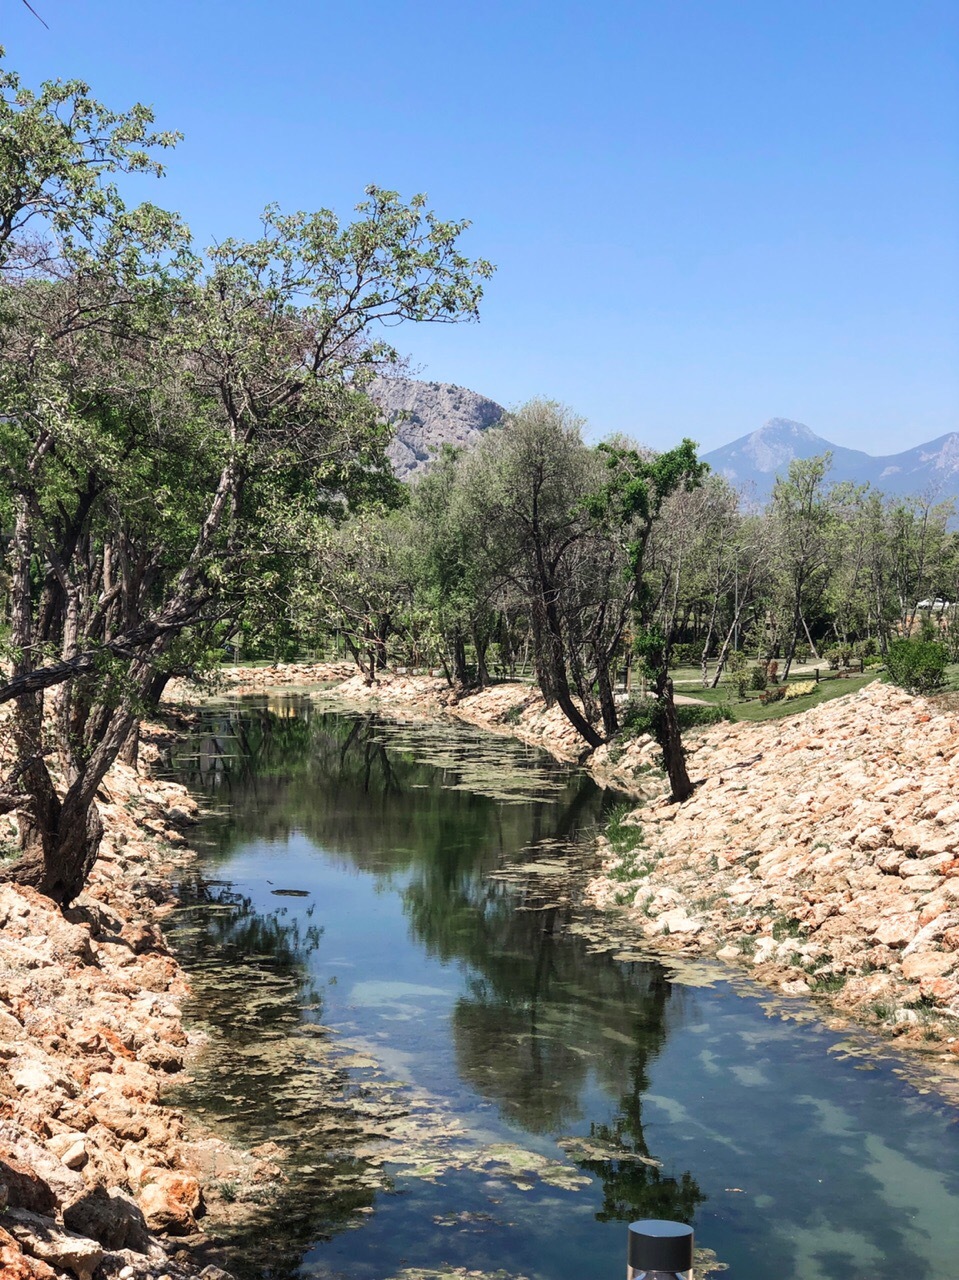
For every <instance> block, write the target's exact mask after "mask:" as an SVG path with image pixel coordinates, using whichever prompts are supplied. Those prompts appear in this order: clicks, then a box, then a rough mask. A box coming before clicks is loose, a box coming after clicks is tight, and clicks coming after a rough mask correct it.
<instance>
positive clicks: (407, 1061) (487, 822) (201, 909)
mask: <svg viewBox="0 0 959 1280" xmlns="http://www.w3.org/2000/svg"><path fill="white" fill-rule="evenodd" d="M174 767H175V769H176V773H177V776H178V777H179V778H181V779H182V780H183V781H185V782H187V783H189V785H190V786H191V787H193V788H194V790H195V791H196V792H197V793H198V794H201V795H202V796H203V797H205V801H206V805H207V807H208V808H209V809H210V810H211V811H212V812H211V816H209V817H207V818H206V819H205V820H204V822H203V824H202V826H201V827H200V828H199V829H198V833H197V839H196V843H197V847H198V848H199V849H200V853H201V857H200V861H199V864H198V866H197V868H196V869H195V870H193V871H191V872H190V874H189V875H188V876H186V877H185V878H184V882H183V884H182V885H181V886H180V889H181V896H182V900H183V906H182V908H181V910H180V911H179V912H178V913H177V916H176V921H175V925H174V929H173V942H174V945H175V947H176V949H177V951H178V954H179V956H180V958H181V960H182V962H183V964H184V966H185V967H186V969H187V971H188V972H189V973H190V975H191V979H192V982H193V985H194V997H193V1000H192V1003H191V1006H190V1008H189V1015H190V1017H191V1018H192V1019H193V1020H194V1022H196V1023H198V1024H199V1025H201V1026H203V1027H205V1028H206V1029H207V1030H208V1031H209V1034H210V1048H209V1050H208V1051H207V1052H206V1053H205V1054H204V1056H203V1057H202V1059H201V1060H200V1062H199V1064H198V1066H197V1067H196V1069H195V1070H194V1072H193V1079H192V1081H191V1082H190V1083H189V1084H187V1085H185V1086H182V1087H181V1089H180V1090H179V1092H178V1094H177V1096H176V1101H178V1102H180V1103H181V1104H183V1105H184V1106H185V1107H187V1108H188V1109H190V1110H193V1111H198V1112H200V1113H201V1114H203V1115H204V1116H205V1117H206V1118H207V1119H211V1118H214V1117H215V1118H216V1119H217V1122H218V1124H219V1125H220V1126H221V1128H222V1129H223V1131H224V1132H226V1133H227V1134H229V1135H230V1136H232V1137H234V1138H235V1139H236V1140H237V1141H239V1142H242V1143H244V1144H246V1145H254V1144H264V1143H266V1144H275V1146H274V1147H272V1148H269V1147H268V1148H267V1150H270V1149H272V1150H274V1151H277V1152H279V1151H283V1152H285V1153H287V1163H288V1167H289V1169H290V1170H291V1176H290V1180H289V1182H288V1183H286V1184H285V1185H284V1186H283V1187H282V1189H281V1190H280V1191H279V1192H278V1193H275V1194H267V1193H264V1195H263V1197H262V1202H259V1201H256V1197H255V1196H254V1197H253V1199H254V1201H255V1203H252V1204H251V1205H250V1206H249V1208H250V1215H248V1217H247V1219H246V1220H245V1221H244V1225H243V1226H242V1227H238V1228H237V1229H236V1230H235V1232H234V1233H233V1235H232V1238H231V1241H230V1243H231V1245H232V1249H233V1253H232V1262H231V1265H233V1266H234V1269H235V1270H236V1271H237V1273H238V1274H240V1275H242V1276H243V1277H244V1278H249V1280H287V1278H292V1277H304V1278H305V1277H316V1278H321V1277H322V1278H323V1280H333V1278H334V1277H344V1278H345V1277H350V1278H351V1280H394V1278H396V1280H399V1278H402V1280H427V1278H428V1280H438V1278H439V1277H446V1276H459V1275H463V1276H466V1275H468V1274H469V1275H474V1276H482V1277H491V1276H497V1277H502V1280H506V1278H507V1277H510V1278H512V1277H520V1276H522V1277H528V1278H529V1280H584V1278H587V1277H588V1278H589V1280H607V1278H609V1280H613V1278H618V1277H621V1276H622V1275H624V1274H625V1247H626V1223H628V1222H629V1221H632V1220H633V1219H636V1218H642V1217H667V1218H677V1219H682V1220H684V1221H688V1222H691V1223H692V1224H693V1226H694V1228H695V1231H696V1238H697V1244H698V1245H700V1246H701V1247H702V1248H703V1249H704V1250H705V1251H706V1252H705V1253H704V1254H703V1255H702V1258H701V1266H702V1269H701V1271H700V1272H697V1280H699V1277H700V1275H702V1274H706V1273H707V1272H708V1274H710V1275H714V1274H715V1275H719V1274H722V1273H723V1272H722V1271H721V1268H724V1267H725V1268H728V1270H727V1271H725V1272H724V1273H725V1274H727V1275H728V1276H729V1278H730V1280H893V1277H897V1278H898V1277H902V1276H906V1275H908V1276H909V1277H910V1278H911V1280H957V1277H959V1124H957V1117H956V1115H955V1113H954V1112H953V1111H952V1110H950V1109H949V1108H948V1107H947V1106H946V1105H945V1104H944V1103H942V1102H941V1101H939V1100H938V1099H937V1098H936V1096H935V1094H934V1093H929V1092H921V1091H920V1090H918V1089H916V1088H914V1087H913V1086H912V1085H910V1084H909V1083H908V1082H907V1081H906V1080H905V1079H904V1075H903V1071H902V1068H901V1064H898V1063H897V1061H896V1059H895V1058H894V1057H893V1056H892V1055H891V1054H890V1053H889V1051H888V1050H886V1049H883V1048H882V1047H881V1046H879V1045H878V1044H877V1045H875V1046H871V1045H870V1044H869V1042H868V1041H867V1040H865V1039H863V1038H857V1039H856V1040H855V1041H851V1040H850V1039H848V1038H844V1037H843V1036H841V1035H840V1034H838V1033H836V1032H832V1031H828V1030H826V1029H824V1028H823V1027H822V1025H821V1024H820V1023H819V1022H818V1021H817V1020H816V1018H815V1016H814V1011H813V1010H812V1008H811V1007H810V1006H809V1005H807V1004H806V1003H805V1002H803V1001H785V1000H784V1001H782V1002H779V1003H774V1005H773V1006H772V1007H770V1002H769V1001H768V1000H767V999H766V998H765V997H764V996H763V993H762V992H760V991H759V990H754V989H750V988H749V986H748V984H744V983H743V981H742V979H739V978H735V979H733V978H731V977H730V976H729V975H728V974H727V973H726V971H725V970H723V969H722V968H721V967H719V966H712V965H704V964H700V965H696V966H693V965H689V966H686V967H684V966H683V965H682V964H679V965H677V964H663V963H660V962H658V961H657V960H656V959H654V958H650V957H649V956H647V955H644V954H641V953H637V952H634V951H632V950H631V948H630V940H629V936H628V933H625V932H624V933H622V934H621V936H619V937H617V936H616V928H615V926H614V928H613V930H612V932H611V931H610V930H609V929H608V928H604V927H601V925H600V924H598V923H597V922H596V921H593V920H591V919H590V917H589V916H588V915H587V914H585V913H584V912H583V911H582V910H581V909H580V908H579V907H578V896H579V888H580V886H581V884H582V879H583V876H584V875H585V874H586V873H587V871H588V867H589V864H590V856H591V855H590V837H591V835H592V834H593V833H594V832H595V831H596V829H597V828H598V827H599V826H601V825H602V824H603V822H604V821H605V816H606V814H607V813H608V811H609V809H610V807H611V806H612V805H614V804H615V803H616V801H617V797H615V796H613V795H611V794H610V793H604V792H603V791H602V790H600V789H599V788H598V787H596V786H595V784H594V783H593V782H592V781H591V780H590V779H589V778H588V777H587V776H586V775H585V774H584V773H583V772H582V771H580V770H577V769H574V768H572V767H567V766H563V765H559V764H557V763H555V762H554V761H552V760H551V759H550V758H549V757H547V756H546V755H545V754H543V753H541V752H538V751H535V750H533V749H531V748H527V747H524V746H523V745H521V744H519V743H517V742H514V741H512V740H510V739H504V738H498V737H493V736H491V735H488V734H487V735H484V734H482V733H480V732H478V731H474V730H472V729H470V728H467V727H464V726H458V725H453V724H450V725H442V726H428V725H420V724H398V723H391V722H389V721H386V720H381V719H378V718H376V717H375V716H370V715H360V714H354V713H344V712H338V711H336V710H332V709H330V708H328V707H324V706H323V705H322V704H321V703H315V702H311V701H310V700H309V699H306V698H295V697H288V698H282V699H272V700H266V699H261V700H258V701H257V700H246V701H243V702H237V703H235V704H232V705H229V706H223V707H217V708H213V709H211V710H209V711H208V712H206V713H204V717H203V721H202V723H201V725H200V726H199V728H198V730H197V732H196V733H195V734H194V735H193V736H192V737H191V738H190V740H189V741H187V742H185V743H184V744H183V745H182V746H181V747H180V748H178V750H177V752H176V754H175V758H174ZM619 927H620V928H622V926H619ZM220 1192H221V1193H222V1195H223V1196H224V1198H226V1199H229V1198H230V1197H231V1196H233V1195H247V1194H248V1193H247V1192H246V1191H244V1190H242V1189H239V1188H235V1187H232V1186H231V1185H226V1184H224V1185H223V1186H222V1187H221V1188H220ZM710 1267H712V1268H715V1269H714V1270H709V1268H710Z"/></svg>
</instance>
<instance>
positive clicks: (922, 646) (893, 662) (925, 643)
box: [886, 640, 949, 694]
mask: <svg viewBox="0 0 959 1280" xmlns="http://www.w3.org/2000/svg"><path fill="white" fill-rule="evenodd" d="M948 662H949V650H948V649H947V648H946V646H945V645H944V644H939V643H938V642H937V641H934V640H894V641H893V642H892V644H890V646H889V652H888V653H887V654H886V669H887V670H888V672H889V678H890V680H892V682H893V684H897V685H899V686H900V687H901V688H903V689H907V690H908V691H909V692H910V693H920V694H921V693H933V692H934V691H935V690H936V689H941V688H942V686H943V685H944V684H945V681H946V665H947V664H948Z"/></svg>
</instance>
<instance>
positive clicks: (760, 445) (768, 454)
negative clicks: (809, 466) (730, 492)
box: [711, 418, 832, 479]
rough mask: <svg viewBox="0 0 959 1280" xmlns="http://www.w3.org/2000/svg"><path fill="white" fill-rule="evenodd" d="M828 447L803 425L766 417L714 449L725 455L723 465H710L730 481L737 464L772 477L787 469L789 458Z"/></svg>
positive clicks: (822, 451) (788, 419) (811, 453)
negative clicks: (736, 437) (749, 429)
mask: <svg viewBox="0 0 959 1280" xmlns="http://www.w3.org/2000/svg"><path fill="white" fill-rule="evenodd" d="M831 447H832V446H831V445H830V444H829V441H828V440H823V439H822V438H821V437H820V436H817V435H816V433H815V432H814V431H812V430H810V428H809V427H807V426H806V424H805V423H804V422H794V421H793V420H792V418H770V419H769V420H768V422H764V423H763V425H762V426H761V427H760V428H759V429H758V430H757V431H753V432H752V433H751V434H750V435H748V436H742V437H741V438H740V439H739V440H735V441H733V443H732V444H730V445H727V446H726V447H725V449H718V450H716V451H715V452H716V453H717V454H728V455H729V456H728V458H724V461H723V465H720V466H716V464H715V463H711V465H712V466H713V467H714V469H715V470H717V471H722V472H723V473H724V474H726V475H728V476H729V478H730V479H732V478H733V476H734V475H736V473H737V470H738V467H737V462H738V466H739V467H741V466H742V465H743V464H745V465H746V466H747V468H748V469H749V470H752V471H758V472H760V473H761V474H762V475H764V476H765V475H773V474H774V473H776V472H778V471H781V470H783V469H784V468H786V467H788V466H789V464H790V462H792V460H793V458H809V457H813V456H814V455H815V454H817V453H825V451H826V450H827V449H830V448H831Z"/></svg>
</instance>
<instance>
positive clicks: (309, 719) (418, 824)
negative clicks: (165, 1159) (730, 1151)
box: [188, 708, 703, 1219]
mask: <svg viewBox="0 0 959 1280" xmlns="http://www.w3.org/2000/svg"><path fill="white" fill-rule="evenodd" d="M423 739H424V747H425V748H426V749H428V748H429V741H430V739H429V734H428V731H426V732H424V735H423ZM463 743H464V747H463V749H464V750H469V749H470V740H469V739H468V738H464V739H463ZM448 745H449V744H448V740H447V742H446V747H448ZM444 754H445V756H446V757H448V756H449V754H450V753H449V751H448V750H445V749H444ZM503 762H504V770H508V769H510V768H515V758H514V757H511V755H510V744H509V743H504V744H503ZM554 777H556V778H558V779H559V780H560V781H561V784H562V785H561V786H560V787H559V788H558V789H555V790H552V791H550V793H549V795H548V797H547V798H545V799H543V800H536V799H530V800H528V801H521V802H519V803H511V804H505V803H502V802H500V801H498V800H495V799H492V798H490V797H488V796H485V795H482V794H477V793H476V792H471V791H468V790H455V789H452V788H453V787H455V786H456V784H457V783H458V782H459V778H458V776H457V773H456V770H455V769H454V768H449V769H443V768H438V767H437V766H435V765H430V764H428V763H418V762H417V760H416V759H415V758H413V756H412V755H411V754H410V753H408V752H407V751H404V750H402V749H397V748H396V747H390V746H389V745H388V739H387V741H384V734H383V728H382V725H381V724H380V723H379V722H378V721H377V720H376V719H375V718H374V717H369V716H367V717H342V716H336V715H329V714H324V713H317V712H315V711H311V710H310V709H309V708H304V711H303V714H302V715H301V716H299V717H285V718H284V717H280V716H277V715H275V714H273V713H271V712H269V711H268V710H266V709H254V710H250V709H246V708H245V709H243V710H242V711H241V712H239V713H234V712H224V713H222V715H220V716H219V717H217V718H216V720H215V721H213V722H212V723H211V724H210V725H209V727H208V732H207V733H206V735H205V737H204V738H203V739H202V740H201V748H200V751H199V752H198V759H197V760H196V762H195V764H194V767H193V771H192V776H191V775H190V773H189V772H188V780H189V781H192V782H193V784H194V785H201V786H204V787H205V788H206V789H207V790H212V791H214V792H215V793H217V794H219V795H223V796H229V799H230V805H231V809H230V815H229V820H228V823H227V824H224V825H223V826H222V827H221V829H220V839H219V852H220V855H221V856H225V855H226V854H227V853H228V852H229V850H230V849H231V848H232V847H233V846H234V845H235V844H236V843H237V842H238V841H239V840H242V841H243V842H244V843H250V842H252V841H254V840H256V839H257V838H264V837H266V838H268V839H283V838H285V837H286V836H288V835H289V834H290V833H291V832H292V831H296V830H299V831H302V832H304V833H305V834H306V835H308V836H309V837H310V839H312V840H313V841H314V842H315V843H316V844H318V845H320V846H322V847H325V848H326V849H328V850H333V851H338V852H340V853H341V854H343V855H345V856H346V857H348V858H349V860H350V861H351V862H352V863H353V864H354V865H356V866H358V867H360V868H364V869H371V870H374V871H376V872H379V873H382V872H384V871H388V870H391V869H394V868H395V869H402V870H404V872H406V873H407V874H406V883H405V885H404V888H403V890H402V894H403V901H404V909H405V911H406V914H407V917H408V919H409V922H410V926H411V929H412V931H413V934H414V936H415V937H416V938H417V939H418V940H419V941H420V942H421V943H422V944H423V945H424V946H425V947H426V949H427V951H428V953H429V954H431V955H434V956H436V957H438V958H439V959H441V960H442V961H444V962H446V963H450V962H456V963H459V964H462V965H463V966H464V967H465V968H466V969H467V971H468V972H469V974H470V975H471V976H470V977H469V978H468V988H467V994H465V995H464V996H463V997H461V999H460V1000H459V1001H458V1003H457V1005H456V1007H455V1010H454V1015H453V1034H454V1038H455V1044H456V1052H457V1060H458V1065H459V1070H460V1073H461V1075H462V1076H463V1078H464V1079H466V1080H467V1081H469V1082H470V1083H471V1084H472V1085H473V1086H474V1087H475V1088H476V1089H477V1090H478V1091H479V1092H480V1093H482V1094H483V1095H484V1096H486V1097H489V1098H491V1099H493V1100H494V1101H495V1102H496V1103H497V1105H498V1106H499V1107H500V1108H501V1109H502V1110H503V1112H504V1114H505V1115H507V1116H508V1118H509V1119H510V1120H511V1121H512V1122H514V1123H515V1124H517V1125H518V1126H520V1127H522V1128H525V1129H526V1130H527V1131H529V1132H532V1133H541V1134H553V1135H556V1136H561V1135H563V1134H565V1133H566V1132H567V1131H568V1129H569V1127H570V1126H571V1125H573V1124H574V1122H576V1121H577V1120H579V1119H580V1118H581V1115H582V1104H581V1098H582V1095H583V1092H584V1090H585V1089H586V1088H587V1087H588V1086H589V1085H590V1083H591V1082H592V1081H598V1082H599V1083H600V1084H601V1085H602V1087H603V1089H604V1091H605V1093H606V1094H607V1095H608V1096H609V1097H610V1098H611V1099H616V1100H617V1101H616V1103H615V1105H614V1106H613V1107H612V1111H611V1115H610V1117H609V1119H608V1120H606V1121H604V1122H602V1123H599V1124H596V1123H594V1124H593V1125H592V1126H591V1141H592V1146H591V1147H590V1149H589V1151H588V1152H586V1153H585V1154H583V1155H579V1154H577V1153H574V1154H577V1163H579V1164H580V1165H581V1167H582V1168H584V1169H586V1170H588V1171H589V1172H591V1173H593V1174H595V1175H596V1176H597V1177H599V1178H600V1180H601V1181H602V1184H603V1188H604V1203H603V1207H602V1210H601V1211H600V1213H599V1215H598V1216H599V1217H600V1218H601V1219H606V1218H610V1219H612V1218H627V1217H633V1218H635V1217H644V1216H659V1217H673V1218H683V1219H688V1218H689V1217H690V1215H691V1214H692V1212H693V1210H694V1209H695V1206H696V1204H697V1203H699V1202H700V1201H701V1200H702V1198H703V1197H702V1194H701V1193H700V1191H699V1189H698V1187H697V1186H696V1183H695V1181H694V1180H693V1179H692V1177H691V1175H690V1174H689V1173H683V1174H682V1175H681V1176H680V1177H678V1178H673V1177H670V1176H666V1175H665V1174H664V1173H663V1171H662V1170H660V1169H658V1168H655V1167H652V1166H650V1165H647V1164H644V1163H642V1161H641V1160H639V1159H635V1158H634V1159H629V1157H630V1156H632V1157H637V1156H649V1154H650V1153H649V1152H648V1150H647V1148H646V1143H645V1138H644V1134H643V1125H642V1110H641V1108H642V1095H643V1093H644V1091H645V1090H646V1088H647V1087H648V1079H647V1067H648V1064H649V1063H651V1062H652V1060H653V1059H654V1058H655V1056H656V1054H658V1053H659V1051H660V1049H661V1048H662V1045H663V1044H664V1043H665V1040H666V1037H667V1035H668V1028H669V1022H670V1015H671V1014H672V1016H673V1017H675V1016H676V1014H677V1013H678V1012H679V1010H678V1009H677V1004H676V1001H677V996H676V993H675V991H674V990H673V989H672V988H671V987H670V985H669V983H668V982H667V981H666V980H665V978H664V976H663V973H662V970H661V969H660V968H659V967H658V966H655V965H638V964H626V963H620V962H616V961H614V960H612V959H611V957H609V956H608V955H605V956H604V955H596V954H589V953H588V951H587V944H586V942H585V941H584V940H583V939H582V938H579V937H577V936H575V935H570V934H569V933H568V932H566V930H565V928H564V926H565V924H566V922H567V920H566V914H565V912H564V911H563V910H562V909H560V908H558V907H556V906H547V907H546V909H531V910H519V911H517V910H516V907H517V895H516V890H515V889H514V888H511V887H508V886H506V885H505V884H504V883H503V882H501V881H497V880H494V879H490V877H489V874H488V873H489V871H490V870H492V869H493V868H494V867H495V866H497V865H499V864H500V863H501V861H502V859H503V857H504V855H505V856H510V855H515V854H516V853H517V852H519V851H520V850H523V849H526V848H529V847H530V846H535V845H536V843H537V842H538V841H541V840H543V839H553V840H555V839H560V840H562V839H566V838H570V837H574V836H575V835H576V833H577V832H578V831H581V830H582V829H583V828H584V827H588V826H590V825H591V824H594V823H595V822H596V821H597V820H598V819H599V817H600V814H601V809H602V804H603V797H602V794H601V793H600V792H599V791H598V789H597V788H596V787H595V786H594V784H593V783H592V782H591V781H590V780H589V779H588V778H587V777H586V776H585V775H583V774H582V773H578V772H574V771H572V770H569V771H565V772H563V771H557V772H556V774H555V775H554ZM520 905H525V906H530V905H532V906H540V905H541V902H538V901H537V900H536V898H535V896H532V895H531V896H530V898H529V899H527V900H526V901H525V902H522V903H521V904H520ZM214 920H215V923H214V925H213V933H212V934H211V936H210V939H209V945H210V947H211V949H212V953H213V954H215V953H216V952H217V951H219V955H220V960H219V963H220V964H221V965H222V963H223V960H222V957H223V954H224V952H223V947H226V948H227V953H228V954H236V953H238V952H239V953H242V951H243V950H244V949H246V948H251V949H254V950H256V949H259V948H261V947H263V948H264V949H267V948H266V943H265V941H264V939H263V938H262V937H261V936H260V934H258V933H257V929H258V927H259V926H257V925H255V924H254V923H253V921H252V920H249V919H242V920H239V919H238V920H237V921H236V922H234V923H233V924H231V925H227V924H225V923H221V922H219V921H216V919H215V918H214ZM270 920H271V921H272V922H273V923H271V924H269V925H268V926H266V927H267V929H268V931H273V932H274V933H275V934H276V935H277V939H276V940H277V941H279V938H278V935H279V934H280V933H282V929H281V928H280V925H281V924H282V918H281V917H280V916H279V915H278V914H277V913H274V915H273V916H271V917H270ZM217 931H220V933H222V934H223V936H222V938H218V937H217ZM298 945H299V944H298V942H297V940H296V939H291V948H290V952H289V954H290V955H291V956H292V955H293V953H294V952H295V951H296V949H297V946H298ZM231 947H234V948H236V950H235V951H234V952H230V950H229V949H230V948H231ZM281 950H282V948H281ZM228 963H229V961H228ZM600 1147H602V1148H605V1150H603V1151H602V1158H600V1156H598V1155H596V1150H597V1149H598V1148H600ZM616 1151H622V1153H623V1154H622V1157H617V1156H616V1154H615V1152H616Z"/></svg>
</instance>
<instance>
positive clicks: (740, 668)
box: [723, 649, 750, 700]
mask: <svg viewBox="0 0 959 1280" xmlns="http://www.w3.org/2000/svg"><path fill="white" fill-rule="evenodd" d="M749 680H750V676H749V670H748V664H747V660H746V655H745V653H743V652H742V650H741V649H735V650H733V652H732V653H730V654H729V655H728V657H727V658H726V667H725V670H724V671H723V683H724V684H726V685H729V686H732V688H733V689H735V690H736V693H737V695H738V697H739V698H740V700H742V699H743V698H745V696H746V690H747V689H748V688H749Z"/></svg>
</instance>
